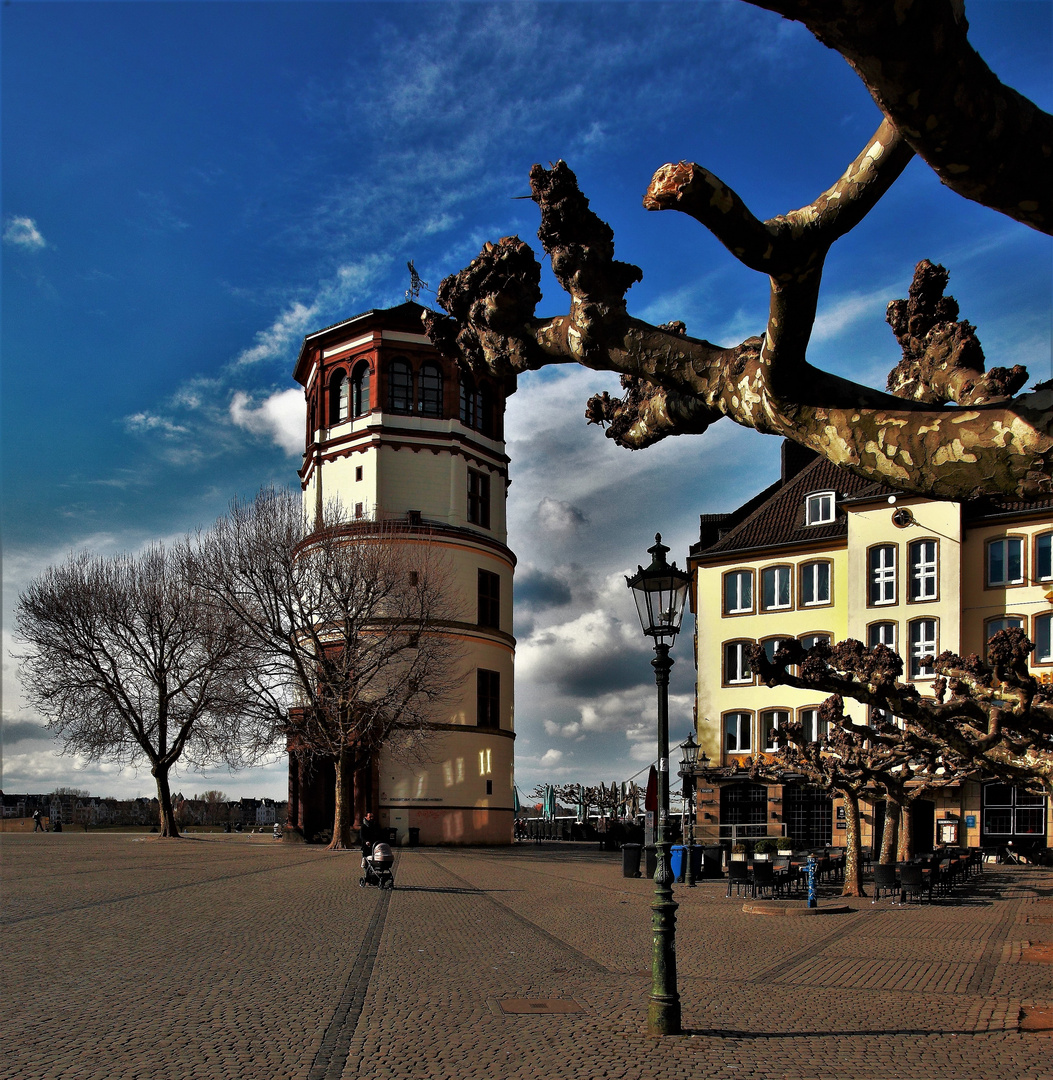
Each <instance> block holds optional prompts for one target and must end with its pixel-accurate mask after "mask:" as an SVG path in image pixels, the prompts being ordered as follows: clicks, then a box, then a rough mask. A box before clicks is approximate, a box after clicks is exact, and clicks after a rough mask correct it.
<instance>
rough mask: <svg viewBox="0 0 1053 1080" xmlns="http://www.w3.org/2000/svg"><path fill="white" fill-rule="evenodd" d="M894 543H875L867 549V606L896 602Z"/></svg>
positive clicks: (895, 555) (895, 556)
mask: <svg viewBox="0 0 1053 1080" xmlns="http://www.w3.org/2000/svg"><path fill="white" fill-rule="evenodd" d="M897 553H898V552H897V545H896V544H875V545H874V546H873V547H872V548H869V549H868V550H867V606H868V607H883V606H885V605H887V604H894V603H896V592H897V590H896V561H897Z"/></svg>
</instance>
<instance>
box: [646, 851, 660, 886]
mask: <svg viewBox="0 0 1053 1080" xmlns="http://www.w3.org/2000/svg"><path fill="white" fill-rule="evenodd" d="M657 870H658V849H657V848H656V847H655V846H654V845H653V844H648V845H647V847H645V848H644V873H645V874H646V875H647V876H648V877H649V878H653V877H654V876H655V873H656V872H657Z"/></svg>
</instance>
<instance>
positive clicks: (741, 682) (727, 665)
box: [724, 641, 753, 686]
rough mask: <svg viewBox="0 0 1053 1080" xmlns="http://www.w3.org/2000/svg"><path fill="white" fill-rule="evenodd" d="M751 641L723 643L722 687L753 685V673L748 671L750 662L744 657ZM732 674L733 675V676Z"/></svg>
mask: <svg viewBox="0 0 1053 1080" xmlns="http://www.w3.org/2000/svg"><path fill="white" fill-rule="evenodd" d="M752 644H753V642H752V641H725V642H724V685H725V686H750V685H752V683H753V672H752V671H751V670H750V662H749V659H748V658H747V656H746V648H747V646H749V645H752ZM733 673H734V674H733Z"/></svg>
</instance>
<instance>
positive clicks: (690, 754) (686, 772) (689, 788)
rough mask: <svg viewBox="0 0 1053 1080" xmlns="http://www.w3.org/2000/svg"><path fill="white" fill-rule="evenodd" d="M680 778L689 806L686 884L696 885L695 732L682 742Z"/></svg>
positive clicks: (696, 753)
mask: <svg viewBox="0 0 1053 1080" xmlns="http://www.w3.org/2000/svg"><path fill="white" fill-rule="evenodd" d="M680 753H681V754H682V755H683V756H682V757H681V758H680V779H681V780H683V781H684V804H685V805H686V806H687V836H686V837H685V839H686V841H687V845H686V847H687V851H686V858H687V866H686V868H685V869H684V884H685V885H686V886H687V887H688V888H689V889H693V888H694V887H695V865H694V864H695V860H694V853H695V762H696V761H698V743H697V742H695V733H694V732H693V731H691V732H689V733H688V736H687V739H686V740H685V741H684V742H682V743H681V744H680Z"/></svg>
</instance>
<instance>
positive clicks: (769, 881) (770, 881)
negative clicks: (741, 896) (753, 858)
mask: <svg viewBox="0 0 1053 1080" xmlns="http://www.w3.org/2000/svg"><path fill="white" fill-rule="evenodd" d="M763 892H767V893H768V894H769V895H770V896H774V895H775V863H772V862H755V863H754V864H753V895H754V896H756V895H757V894H758V893H763Z"/></svg>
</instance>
